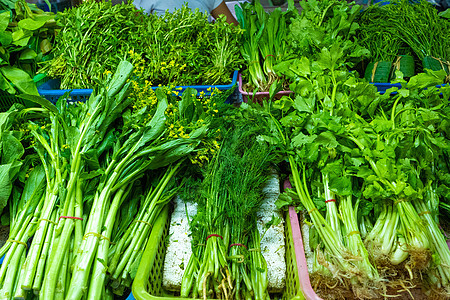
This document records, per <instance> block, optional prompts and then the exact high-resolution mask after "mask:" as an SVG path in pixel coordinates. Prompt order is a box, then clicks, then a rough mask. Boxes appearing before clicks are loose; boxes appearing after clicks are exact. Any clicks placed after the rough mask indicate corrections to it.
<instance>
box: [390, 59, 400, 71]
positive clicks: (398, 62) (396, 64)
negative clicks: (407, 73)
mask: <svg viewBox="0 0 450 300" xmlns="http://www.w3.org/2000/svg"><path fill="white" fill-rule="evenodd" d="M401 59H402V57H401V56H397V60H396V61H395V62H394V63H393V64H392V66H393V67H394V69H395V70H400V60H401Z"/></svg>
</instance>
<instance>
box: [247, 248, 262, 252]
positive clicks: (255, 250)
mask: <svg viewBox="0 0 450 300" xmlns="http://www.w3.org/2000/svg"><path fill="white" fill-rule="evenodd" d="M248 251H249V252H261V249H258V248H253V249H248Z"/></svg>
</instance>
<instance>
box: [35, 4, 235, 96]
mask: <svg viewBox="0 0 450 300" xmlns="http://www.w3.org/2000/svg"><path fill="white" fill-rule="evenodd" d="M58 23H59V24H61V26H62V29H61V31H60V32H59V33H58V35H57V37H56V43H55V47H54V49H53V51H52V53H53V55H54V57H55V58H54V59H53V60H51V61H49V62H48V63H46V64H45V67H44V68H43V70H42V72H45V73H47V74H48V75H49V76H50V77H51V78H59V79H61V88H62V89H72V88H90V87H92V86H93V85H94V84H95V83H96V82H97V81H99V80H103V79H104V78H106V76H107V73H109V72H111V70H113V69H115V67H116V66H117V64H118V62H119V61H120V60H121V59H124V58H127V57H130V56H131V55H133V54H137V55H138V56H139V61H140V63H141V68H142V69H136V72H138V71H141V72H142V73H143V76H144V77H142V78H143V79H145V80H148V82H149V84H150V85H153V86H158V85H164V86H166V85H201V84H208V85H213V84H218V83H223V84H226V83H229V82H231V74H232V72H233V71H234V70H238V69H239V68H240V64H241V57H240V54H239V45H240V37H241V34H242V33H241V30H240V29H239V27H236V26H234V25H231V24H228V23H227V22H226V21H225V18H223V17H220V18H218V19H217V20H216V21H215V22H214V23H209V22H208V16H207V15H206V14H205V13H202V12H200V11H198V10H197V11H192V10H190V9H189V8H188V7H187V6H186V5H185V6H183V7H182V8H180V9H178V10H175V11H174V12H173V13H169V12H167V13H166V14H164V15H162V16H158V15H156V14H149V15H147V14H145V13H143V12H142V11H137V10H136V9H135V7H134V5H133V4H132V3H129V4H125V3H120V4H117V5H112V3H111V2H110V1H93V0H89V1H85V2H83V3H82V4H80V5H79V6H78V7H76V8H72V9H69V10H66V11H65V12H64V13H62V14H59V17H58ZM112 50H114V51H112Z"/></svg>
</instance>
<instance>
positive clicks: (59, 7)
mask: <svg viewBox="0 0 450 300" xmlns="http://www.w3.org/2000/svg"><path fill="white" fill-rule="evenodd" d="M49 2H50V9H51V12H53V13H55V14H56V13H57V12H59V11H61V12H62V11H64V10H65V9H66V8H71V7H72V3H71V1H70V0H63V1H49ZM36 6H37V7H38V8H39V9H42V10H43V11H49V7H48V5H47V3H45V2H43V1H42V2H38V3H36Z"/></svg>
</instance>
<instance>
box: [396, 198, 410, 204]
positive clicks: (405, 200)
mask: <svg viewBox="0 0 450 300" xmlns="http://www.w3.org/2000/svg"><path fill="white" fill-rule="evenodd" d="M408 201H409V200H408V199H399V200H397V201H395V202H394V205H396V204H399V203H402V202H408Z"/></svg>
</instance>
